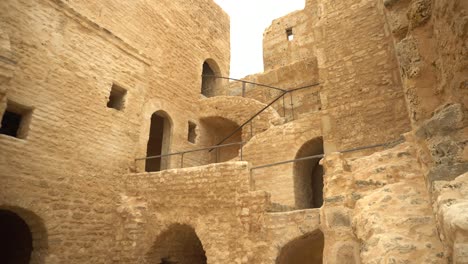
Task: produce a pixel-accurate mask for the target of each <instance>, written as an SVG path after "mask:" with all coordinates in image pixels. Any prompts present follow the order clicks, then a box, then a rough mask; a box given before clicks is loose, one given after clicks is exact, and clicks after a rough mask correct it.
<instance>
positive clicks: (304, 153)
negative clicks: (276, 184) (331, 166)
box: [294, 138, 323, 209]
mask: <svg viewBox="0 0 468 264" xmlns="http://www.w3.org/2000/svg"><path fill="white" fill-rule="evenodd" d="M320 154H323V141H322V138H315V139H312V140H310V141H308V142H306V143H305V144H304V145H302V147H301V148H300V149H299V151H298V152H297V154H296V159H299V158H305V157H310V156H315V155H320ZM320 160H321V158H314V159H308V160H302V161H297V162H295V163H294V195H295V203H296V208H297V209H307V208H320V207H322V205H323V167H322V165H320V164H319V162H320Z"/></svg>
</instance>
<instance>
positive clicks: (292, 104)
mask: <svg viewBox="0 0 468 264" xmlns="http://www.w3.org/2000/svg"><path fill="white" fill-rule="evenodd" d="M292 93H293V92H292V91H291V92H290V93H289V94H290V95H291V116H292V120H294V103H293V94H292Z"/></svg>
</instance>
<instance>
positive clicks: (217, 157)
mask: <svg viewBox="0 0 468 264" xmlns="http://www.w3.org/2000/svg"><path fill="white" fill-rule="evenodd" d="M244 144H245V142H234V143H228V144H222V145H216V146H210V147H203V148H198V149H191V150H184V151H178V152H172V153H167V154H161V155H156V156H149V157H144V158H137V159H135V161H136V162H137V161H142V160H145V161H148V160H154V159H160V160H162V159H163V158H168V157H174V156H178V155H180V163H179V164H180V167H179V168H184V159H186V158H187V157H186V155H187V154H190V153H195V152H202V151H207V152H211V150H213V149H215V150H216V153H215V162H214V163H219V162H220V149H222V148H227V147H232V146H238V145H239V146H240V148H239V156H240V160H241V161H242V158H243V153H242V152H243V147H244ZM192 161H193V159H192ZM199 163H204V162H203V161H199ZM210 163H213V162H208V163H206V164H197V165H196V166H202V165H207V164H210ZM171 169H176V167H171Z"/></svg>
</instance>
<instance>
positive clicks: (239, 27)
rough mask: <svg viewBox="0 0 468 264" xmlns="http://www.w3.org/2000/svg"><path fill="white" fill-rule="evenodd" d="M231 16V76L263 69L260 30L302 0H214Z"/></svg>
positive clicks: (300, 3) (297, 5) (295, 7)
mask: <svg viewBox="0 0 468 264" xmlns="http://www.w3.org/2000/svg"><path fill="white" fill-rule="evenodd" d="M214 1H215V2H216V3H218V5H220V6H221V7H222V8H223V9H224V10H225V11H226V12H227V13H228V14H229V16H230V17H231V77H233V78H242V77H244V76H246V75H249V74H254V73H257V72H262V71H263V48H262V42H263V31H264V30H265V29H266V28H267V27H268V26H269V25H270V24H271V21H272V20H273V19H275V18H279V17H282V16H284V15H287V14H288V13H291V12H293V11H295V10H300V9H303V8H304V5H305V0H214Z"/></svg>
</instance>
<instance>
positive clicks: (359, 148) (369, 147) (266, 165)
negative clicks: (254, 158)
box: [250, 137, 404, 171]
mask: <svg viewBox="0 0 468 264" xmlns="http://www.w3.org/2000/svg"><path fill="white" fill-rule="evenodd" d="M403 141H404V138H403V137H400V138H399V139H397V140H395V141H391V142H387V143H382V144H375V145H369V146H364V147H357V148H352V149H347V150H341V151H337V152H338V153H349V152H354V151H359V150H364V149H371V148H378V147H389V146H392V145H398V144H400V143H402V142H403ZM324 156H325V154H318V155H313V156H308V157H302V158H298V159H292V160H285V161H280V162H275V163H271V164H265V165H260V166H255V167H252V168H250V170H251V171H253V170H257V169H262V168H268V167H273V166H278V165H283V164H287V163H293V162H296V161H303V160H310V159H318V158H323V157H324Z"/></svg>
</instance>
